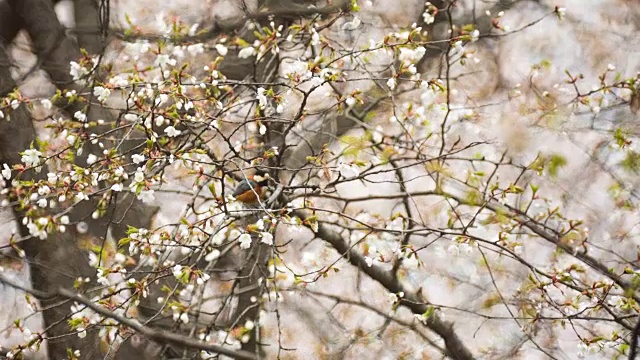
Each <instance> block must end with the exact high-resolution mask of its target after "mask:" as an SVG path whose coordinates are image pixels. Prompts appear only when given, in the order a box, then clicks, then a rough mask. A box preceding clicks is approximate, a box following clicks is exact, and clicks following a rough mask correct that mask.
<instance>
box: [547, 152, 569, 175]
mask: <svg viewBox="0 0 640 360" xmlns="http://www.w3.org/2000/svg"><path fill="white" fill-rule="evenodd" d="M565 165H567V159H565V158H564V157H563V156H562V155H558V154H553V155H551V157H550V158H549V175H551V177H556V176H557V175H558V170H559V169H560V168H561V167H563V166H565Z"/></svg>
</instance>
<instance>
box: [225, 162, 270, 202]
mask: <svg viewBox="0 0 640 360" xmlns="http://www.w3.org/2000/svg"><path fill="white" fill-rule="evenodd" d="M268 183H269V174H267V173H266V172H264V171H262V170H258V171H256V173H255V174H253V175H249V176H247V178H246V179H244V180H242V181H240V183H239V184H238V186H236V189H235V191H234V192H233V197H235V198H236V200H239V201H242V202H243V203H245V204H255V203H256V202H258V199H262V198H263V197H264V193H265V191H264V190H265V189H264V187H265V186H267V184H268Z"/></svg>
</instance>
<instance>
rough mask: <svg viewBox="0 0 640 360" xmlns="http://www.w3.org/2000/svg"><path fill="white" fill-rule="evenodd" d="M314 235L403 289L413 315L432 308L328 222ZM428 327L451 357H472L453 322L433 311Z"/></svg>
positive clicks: (391, 286)
mask: <svg viewBox="0 0 640 360" xmlns="http://www.w3.org/2000/svg"><path fill="white" fill-rule="evenodd" d="M285 203H286V202H285ZM293 215H295V216H297V217H299V218H300V219H301V220H303V221H304V220H305V219H307V217H308V216H307V214H305V212H304V211H302V210H298V211H294V212H293ZM315 235H316V236H317V237H318V238H320V239H322V240H324V241H326V242H328V243H329V244H331V246H333V248H334V249H336V250H337V251H338V253H340V254H342V256H343V257H344V258H345V259H346V260H347V261H349V262H350V263H351V265H353V266H356V267H358V268H359V269H360V270H361V271H362V272H364V273H365V274H367V275H368V276H369V277H370V278H372V279H373V280H375V281H377V282H378V283H380V285H382V286H384V287H385V288H386V289H387V290H388V291H389V292H391V293H394V294H398V293H400V292H404V294H405V296H404V297H403V298H402V299H401V300H400V304H401V305H403V306H405V307H407V308H408V309H409V310H411V312H413V313H414V314H417V315H422V314H424V313H426V312H427V311H428V310H429V306H428V305H427V304H426V303H425V301H424V300H423V299H420V298H419V297H418V296H417V295H414V294H412V293H410V292H409V290H407V289H406V288H405V287H404V286H403V285H402V284H401V283H400V281H398V280H397V279H396V278H395V277H393V276H392V274H391V273H390V272H389V271H386V270H384V269H383V268H381V267H379V266H376V265H372V266H369V265H367V263H366V261H365V259H364V257H363V256H362V255H361V254H360V253H359V252H358V251H356V250H355V249H354V248H352V247H351V246H350V245H349V244H348V243H347V242H346V241H345V240H344V239H343V238H342V236H341V235H340V234H339V233H337V232H335V231H333V230H331V229H330V228H329V227H327V226H325V225H322V224H319V225H318V231H317V232H316V233H315ZM426 327H427V328H429V329H430V330H432V331H433V332H435V333H436V334H438V335H439V336H440V337H441V338H442V339H443V340H444V342H445V346H446V348H447V355H448V356H450V357H452V358H454V359H456V360H471V359H473V355H472V354H471V351H470V350H469V349H468V348H467V347H466V346H465V345H464V343H463V342H462V340H461V339H460V338H459V337H458V335H457V334H456V333H455V331H454V329H453V324H452V323H450V322H448V321H444V320H442V319H441V318H440V317H439V316H438V314H436V313H433V314H431V316H429V318H428V319H426Z"/></svg>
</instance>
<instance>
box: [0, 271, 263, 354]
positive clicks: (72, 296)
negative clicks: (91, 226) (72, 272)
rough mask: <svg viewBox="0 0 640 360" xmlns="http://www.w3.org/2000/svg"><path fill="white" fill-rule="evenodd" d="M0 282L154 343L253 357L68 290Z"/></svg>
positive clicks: (0, 279)
mask: <svg viewBox="0 0 640 360" xmlns="http://www.w3.org/2000/svg"><path fill="white" fill-rule="evenodd" d="M0 282H1V283H4V284H6V285H9V286H11V287H13V288H15V289H18V290H22V291H24V292H27V293H29V294H32V295H33V296H35V297H37V298H38V299H51V298H54V297H56V296H60V297H63V298H65V299H67V300H73V301H75V302H77V303H79V304H82V305H85V306H86V307H88V308H89V309H91V310H93V311H95V312H96V313H98V314H100V315H102V316H104V317H107V318H110V319H113V320H115V321H117V322H118V323H120V324H122V325H125V326H127V327H129V328H131V329H133V330H135V331H136V332H138V333H140V334H142V335H144V336H146V337H148V338H150V339H152V340H155V341H159V342H167V343H170V344H173V345H178V346H182V347H187V348H190V349H195V350H203V351H207V352H214V353H217V354H221V355H226V356H229V357H232V358H234V359H241V360H254V359H255V357H254V356H253V355H252V354H251V353H248V352H246V351H235V350H231V349H227V348H224V347H222V346H219V345H213V344H206V343H203V342H201V341H197V340H194V339H191V338H188V337H186V336H182V335H178V334H175V333H171V332H166V331H158V330H155V329H152V328H150V327H148V326H144V325H142V324H140V323H139V322H137V321H135V320H134V319H129V318H126V317H124V316H121V315H118V314H116V313H114V312H112V311H110V310H107V309H105V308H104V307H102V306H98V305H97V304H95V303H93V302H91V301H90V300H88V299H86V298H84V297H82V296H80V295H78V294H76V293H74V292H73V291H70V290H68V289H65V288H58V289H57V290H55V291H53V292H51V293H48V292H44V291H39V290H35V289H31V288H28V287H26V286H22V285H20V284H18V283H16V282H14V281H12V280H10V279H8V278H6V277H4V276H3V275H0Z"/></svg>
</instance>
